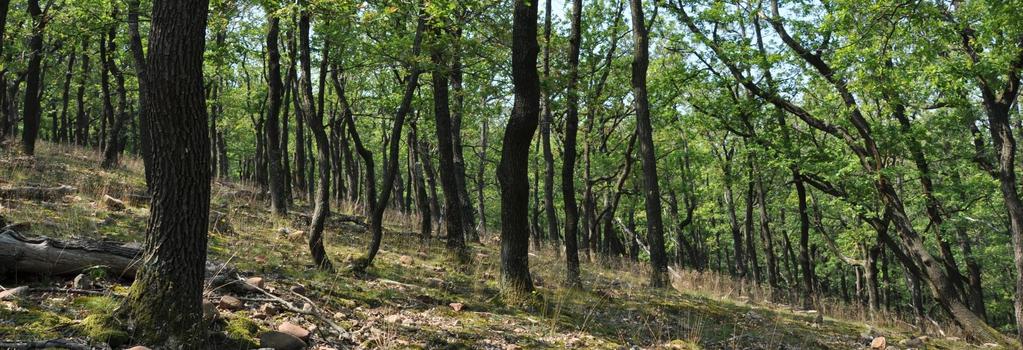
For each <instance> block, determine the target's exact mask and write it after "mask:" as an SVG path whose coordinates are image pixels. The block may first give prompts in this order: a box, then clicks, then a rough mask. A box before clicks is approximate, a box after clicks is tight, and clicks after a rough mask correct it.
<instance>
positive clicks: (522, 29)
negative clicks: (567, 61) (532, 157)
mask: <svg viewBox="0 0 1023 350" xmlns="http://www.w3.org/2000/svg"><path fill="white" fill-rule="evenodd" d="M513 12H514V15H513V17H512V18H513V20H512V54H511V55H512V84H513V86H514V88H513V90H514V92H515V103H514V106H513V108H512V115H511V118H509V119H508V125H507V127H506V128H505V132H504V141H503V144H502V148H501V162H500V164H499V165H498V168H497V179H498V182H500V185H501V278H502V282H503V283H504V285H505V286H506V288H510V289H511V290H512V291H513V292H514V293H517V294H520V295H528V294H529V293H530V292H532V291H533V279H532V277H530V274H529V220H528V215H529V176H528V173H527V171H528V169H529V144H530V142H531V141H532V139H533V134H534V132H535V131H536V127H537V124H538V123H539V114H540V76H539V74H537V70H536V63H537V62H536V58H537V57H536V56H537V54H538V53H539V45H538V44H537V42H536V34H537V33H536V32H537V30H536V29H537V28H536V22H537V2H536V1H526V0H516V1H515V6H514V9H513Z"/></svg>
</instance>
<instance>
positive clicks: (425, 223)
mask: <svg viewBox="0 0 1023 350" xmlns="http://www.w3.org/2000/svg"><path fill="white" fill-rule="evenodd" d="M417 131H418V130H417V129H416V124H415V123H412V125H411V127H410V128H409V135H408V146H407V147H408V150H409V159H410V162H411V164H409V168H412V179H413V181H414V184H413V187H415V190H416V206H417V207H418V209H419V232H420V234H421V235H422V237H423V239H424V240H427V239H430V237H431V236H432V235H433V215H432V214H430V196H429V195H428V194H427V193H426V181H424V180H423V163H422V162H421V161H420V159H421V158H422V157H424V156H425V152H422V148H421V147H420V144H419V140H418V139H419V137H418V132H417Z"/></svg>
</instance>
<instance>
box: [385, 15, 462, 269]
mask: <svg viewBox="0 0 1023 350" xmlns="http://www.w3.org/2000/svg"><path fill="white" fill-rule="evenodd" d="M441 35H442V34H441V33H440V32H438V31H434V40H435V42H434V45H432V46H433V49H432V50H430V51H431V52H430V60H431V61H432V62H433V67H434V69H433V74H431V76H432V77H433V116H434V120H435V123H434V125H436V132H437V149H438V151H439V152H440V155H439V156H440V182H441V188H442V189H443V190H444V202H445V206H446V207H447V210H446V211H445V223H446V224H447V237H448V239H447V247H448V250H450V251H451V252H452V253H454V254H455V255H456V256H463V255H464V254H465V230H464V229H463V228H462V225H463V223H462V220H463V219H464V218H465V217H464V216H463V215H462V214H463V213H462V210H461V209H462V203H461V200H460V198H461V197H460V191H459V190H458V180H457V178H456V177H457V175H456V171H457V170H458V169H456V168H455V160H454V152H455V151H454V145H453V143H452V140H451V139H452V135H453V134H454V133H455V132H458V131H457V130H452V129H453V128H452V127H451V126H452V124H451V122H452V121H451V112H450V107H449V105H448V74H449V72H448V71H447V67H448V62H447V58H446V57H445V56H446V55H445V53H444V52H443V50H444V48H443V47H441V45H440V42H441V41H442V38H441V37H440V36H441ZM392 142H397V139H395V140H394V141H392Z"/></svg>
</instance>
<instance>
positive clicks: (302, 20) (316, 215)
mask: <svg viewBox="0 0 1023 350" xmlns="http://www.w3.org/2000/svg"><path fill="white" fill-rule="evenodd" d="M299 5H300V6H303V7H302V13H301V15H300V16H299V19H298V40H299V52H298V53H299V56H298V57H299V58H298V59H299V66H300V69H301V74H299V79H298V85H299V90H300V91H301V93H302V115H303V116H304V117H305V120H306V124H307V125H308V126H309V131H310V132H311V133H312V134H313V135H312V137H313V138H315V139H316V164H317V165H318V166H319V174H318V177H317V181H316V194H315V197H314V201H315V207H314V208H313V215H312V219H311V220H310V222H309V251H310V252H311V253H312V255H313V262H314V263H315V264H316V266H317V267H319V268H320V269H324V270H331V269H332V268H333V267H332V265H331V263H330V259H329V258H327V252H326V250H324V248H323V226H324V223H326V221H327V217H328V216H330V141H329V140H327V133H326V131H325V130H324V128H323V114H321V113H317V111H316V105H315V104H314V103H313V81H312V79H313V77H312V58H311V57H310V53H309V51H310V47H309V46H310V44H309V34H310V33H309V31H310V29H309V19H310V14H309V9H308V8H306V7H305V6H307V5H306V2H305V1H303V0H300V1H299ZM329 52H330V51H329V46H327V45H326V44H325V45H324V47H323V57H321V59H324V60H326V59H328V58H329V56H328V53H329ZM312 180H313V179H312V177H310V178H309V179H308V181H312Z"/></svg>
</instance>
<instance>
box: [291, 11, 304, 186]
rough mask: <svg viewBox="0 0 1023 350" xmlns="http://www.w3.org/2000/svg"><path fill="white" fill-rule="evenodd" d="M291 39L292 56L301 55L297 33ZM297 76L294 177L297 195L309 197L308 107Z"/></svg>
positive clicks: (293, 86)
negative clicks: (306, 173) (307, 173)
mask: <svg viewBox="0 0 1023 350" xmlns="http://www.w3.org/2000/svg"><path fill="white" fill-rule="evenodd" d="M296 27H297V26H296ZM290 39H291V43H290V44H289V45H291V49H290V50H288V52H290V53H291V55H292V56H291V57H300V56H301V54H300V53H299V48H298V45H297V44H296V42H297V41H296V39H295V35H294V34H293V33H292V35H291V38H290ZM300 60H301V59H300V58H299V59H295V58H292V63H291V64H292V66H294V65H295V64H297V63H298V61H300ZM296 72H297V71H296ZM295 78H296V79H293V80H292V83H293V84H294V85H292V89H293V90H292V91H293V94H292V95H291V97H292V99H293V100H294V103H295V176H294V178H295V187H296V188H298V192H299V193H297V195H298V196H299V197H301V198H306V199H308V196H307V194H308V191H307V189H306V177H305V172H306V158H305V156H306V153H305V145H306V143H305V142H306V137H305V119H306V116H305V114H306V109H305V108H304V107H303V106H302V102H301V100H300V95H301V94H302V92H301V91H302V90H301V89H300V88H298V86H299V83H298V81H297V80H298V79H297V78H298V75H297V73H296V75H295Z"/></svg>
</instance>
